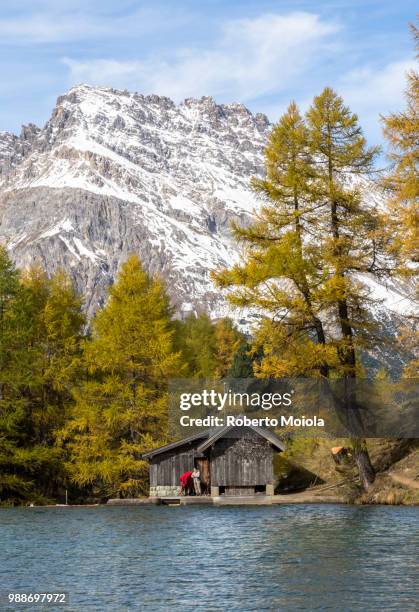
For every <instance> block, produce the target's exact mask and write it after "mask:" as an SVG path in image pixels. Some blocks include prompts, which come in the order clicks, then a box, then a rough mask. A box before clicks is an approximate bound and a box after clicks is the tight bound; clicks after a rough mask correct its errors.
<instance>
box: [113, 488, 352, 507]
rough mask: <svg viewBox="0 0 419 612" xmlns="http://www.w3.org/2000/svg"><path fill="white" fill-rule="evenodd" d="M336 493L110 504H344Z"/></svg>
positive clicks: (115, 502)
mask: <svg viewBox="0 0 419 612" xmlns="http://www.w3.org/2000/svg"><path fill="white" fill-rule="evenodd" d="M344 503H346V502H345V501H344V499H343V498H342V497H340V496H338V495H322V494H317V495H316V494H315V493H313V492H311V491H303V492H302V493H289V494H287V495H237V496H227V495H221V496H219V497H209V496H205V495H203V496H200V497H194V496H191V497H145V498H141V499H110V500H109V501H108V504H109V505H111V506H133V505H134V506H135V505H144V504H156V505H165V506H200V505H202V506H203V505H206V506H208V505H213V506H272V505H276V504H344Z"/></svg>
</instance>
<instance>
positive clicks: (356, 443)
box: [352, 439, 375, 491]
mask: <svg viewBox="0 0 419 612" xmlns="http://www.w3.org/2000/svg"><path fill="white" fill-rule="evenodd" d="M352 449H353V454H354V460H355V463H356V465H357V467H358V472H359V480H360V481H361V486H362V488H363V489H364V491H368V489H369V488H370V486H371V485H372V483H373V482H374V480H375V470H374V468H373V466H372V464H371V460H370V456H369V454H368V450H367V444H366V442H365V440H362V439H353V440H352Z"/></svg>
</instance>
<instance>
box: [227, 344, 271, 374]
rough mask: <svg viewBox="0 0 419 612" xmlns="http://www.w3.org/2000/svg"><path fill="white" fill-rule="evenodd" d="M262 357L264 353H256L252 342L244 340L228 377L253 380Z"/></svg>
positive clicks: (232, 362) (234, 357) (233, 360)
mask: <svg viewBox="0 0 419 612" xmlns="http://www.w3.org/2000/svg"><path fill="white" fill-rule="evenodd" d="M262 357H263V355H262V353H260V352H259V353H257V352H255V350H254V349H253V347H252V345H251V344H250V342H248V341H247V340H245V339H243V340H242V341H241V342H240V344H239V346H238V347H237V350H236V352H235V353H234V355H233V358H232V360H231V366H230V369H229V371H228V372H227V376H228V377H231V378H253V377H254V376H255V373H256V371H257V370H256V369H257V366H258V364H259V362H260V361H261V359H262Z"/></svg>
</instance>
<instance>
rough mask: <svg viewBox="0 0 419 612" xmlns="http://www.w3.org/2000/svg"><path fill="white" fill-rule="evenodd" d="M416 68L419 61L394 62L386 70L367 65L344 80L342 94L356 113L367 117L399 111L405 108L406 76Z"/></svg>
mask: <svg viewBox="0 0 419 612" xmlns="http://www.w3.org/2000/svg"><path fill="white" fill-rule="evenodd" d="M413 68H415V62H414V61H413V60H410V59H405V60H401V61H398V62H391V63H389V64H387V65H386V66H384V67H382V68H378V67H376V66H375V67H374V66H372V65H369V66H364V67H362V68H358V69H356V70H353V71H351V72H350V73H348V74H347V75H345V76H344V77H343V78H342V80H341V83H340V92H341V93H342V95H343V96H344V98H345V100H346V101H347V102H348V104H349V105H350V106H352V107H353V108H354V110H356V111H357V112H362V113H363V114H366V113H368V114H371V113H372V114H377V113H378V112H380V113H383V114H386V113H388V112H391V111H394V110H399V109H400V107H401V106H403V93H404V90H405V88H406V73H407V72H408V71H409V70H411V69H413ZM378 109H380V110H379V111H378Z"/></svg>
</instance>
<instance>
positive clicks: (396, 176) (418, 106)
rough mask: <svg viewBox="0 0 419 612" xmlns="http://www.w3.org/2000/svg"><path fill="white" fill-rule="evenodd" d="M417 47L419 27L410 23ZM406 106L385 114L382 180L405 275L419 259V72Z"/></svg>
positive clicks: (395, 251)
mask: <svg viewBox="0 0 419 612" xmlns="http://www.w3.org/2000/svg"><path fill="white" fill-rule="evenodd" d="M411 29H412V32H413V35H414V38H415V41H416V50H417V51H418V50H419V30H418V29H417V28H416V27H414V26H413V25H412V26H411ZM405 96H406V107H405V109H404V111H402V112H400V113H392V114H390V115H389V116H387V117H383V126H384V136H385V137H386V139H387V141H388V144H389V147H390V151H389V153H388V157H389V159H390V162H391V169H390V172H389V173H388V174H387V176H386V177H385V178H384V180H383V181H382V184H383V186H384V189H385V190H386V192H387V194H388V214H387V218H386V226H387V229H388V237H389V241H390V247H391V254H392V255H393V256H396V257H397V259H398V261H399V271H400V272H401V273H402V275H411V274H413V273H414V270H415V268H414V267H413V266H411V263H412V262H417V261H418V259H419V221H418V219H419V212H418V200H419V174H418V163H419V148H418V142H419V74H418V72H417V71H416V70H411V71H410V72H409V73H408V75H407V88H406V92H405Z"/></svg>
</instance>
